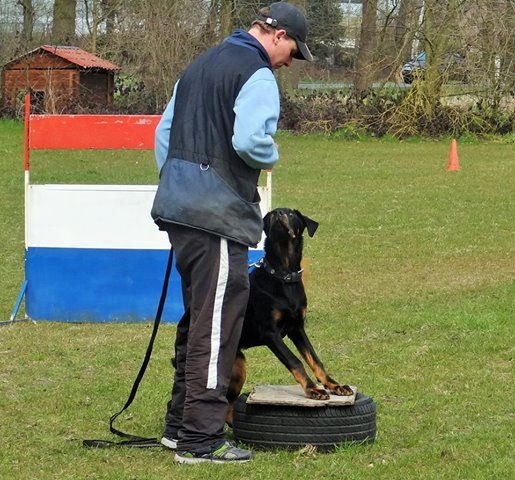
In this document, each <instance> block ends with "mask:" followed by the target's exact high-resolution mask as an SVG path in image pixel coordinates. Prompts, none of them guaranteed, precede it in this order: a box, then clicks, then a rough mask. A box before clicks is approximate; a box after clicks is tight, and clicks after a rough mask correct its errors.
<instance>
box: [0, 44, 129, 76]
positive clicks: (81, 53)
mask: <svg viewBox="0 0 515 480" xmlns="http://www.w3.org/2000/svg"><path fill="white" fill-rule="evenodd" d="M38 50H43V51H46V52H49V53H51V54H53V55H56V56H58V57H61V58H64V59H65V60H67V61H69V62H70V63H73V64H75V65H78V66H79V67H82V68H99V69H102V70H110V71H117V70H120V67H118V66H117V65H115V64H114V63H112V62H109V61H108V60H104V59H102V58H100V57H97V56H96V55H93V54H92V53H89V52H86V51H85V50H82V49H81V48H79V47H72V46H57V45H42V46H41V47H38V48H35V49H34V50H31V51H30V52H27V53H25V54H23V55H21V56H20V57H18V58H15V59H13V60H11V61H10V62H8V63H6V65H9V63H12V62H15V61H18V60H20V59H22V58H23V57H26V56H28V55H31V54H33V53H36V52H37V51H38Z"/></svg>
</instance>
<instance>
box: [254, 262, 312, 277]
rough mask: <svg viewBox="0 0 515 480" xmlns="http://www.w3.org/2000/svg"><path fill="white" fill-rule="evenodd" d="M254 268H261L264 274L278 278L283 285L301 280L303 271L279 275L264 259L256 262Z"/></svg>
mask: <svg viewBox="0 0 515 480" xmlns="http://www.w3.org/2000/svg"><path fill="white" fill-rule="evenodd" d="M254 266H255V267H256V268H262V269H263V270H264V271H265V272H267V273H269V274H270V275H272V276H273V277H275V278H278V279H279V280H281V281H282V282H284V283H297V282H300V281H301V280H302V272H303V269H300V270H299V271H298V272H288V273H280V272H278V271H277V270H276V269H275V268H273V267H272V265H270V263H269V262H268V260H267V259H266V258H265V257H263V258H262V259H261V260H259V261H258V262H256V263H255V264H254Z"/></svg>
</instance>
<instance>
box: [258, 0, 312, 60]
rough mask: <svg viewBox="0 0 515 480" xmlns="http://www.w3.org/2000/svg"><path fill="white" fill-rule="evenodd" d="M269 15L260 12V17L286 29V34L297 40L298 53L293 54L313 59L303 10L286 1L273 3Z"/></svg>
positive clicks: (305, 58)
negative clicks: (307, 42)
mask: <svg viewBox="0 0 515 480" xmlns="http://www.w3.org/2000/svg"><path fill="white" fill-rule="evenodd" d="M269 9H270V12H269V14H268V16H267V15H263V14H261V13H260V14H259V17H260V18H259V19H260V20H263V21H264V22H265V23H266V24H268V25H270V26H271V27H274V28H277V29H280V30H285V31H286V34H287V35H288V36H289V37H291V38H293V40H295V43H296V44H297V50H298V51H297V53H296V54H295V55H294V56H293V57H294V58H298V59H300V60H307V61H308V62H312V61H313V55H311V52H310V51H309V48H308V46H307V45H306V37H307V35H308V21H307V20H306V17H305V16H304V15H303V14H302V12H301V11H300V10H299V9H298V8H297V7H295V6H294V5H292V4H290V3H286V2H276V3H272V5H270V7H269Z"/></svg>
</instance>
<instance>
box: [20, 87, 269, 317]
mask: <svg viewBox="0 0 515 480" xmlns="http://www.w3.org/2000/svg"><path fill="white" fill-rule="evenodd" d="M160 118H161V117H160V116H158V115H32V114H31V113H30V97H29V96H28V95H27V96H26V97H25V131H24V143H25V145H24V156H25V167H24V169H25V282H24V287H23V288H25V310H26V314H27V316H28V317H29V318H31V319H34V320H55V321H64V322H129V321H147V320H150V319H152V318H153V317H154V315H155V313H156V308H157V303H158V301H159V295H160V292H161V288H162V283H163V278H164V273H165V269H166V261H167V257H168V252H169V249H170V245H169V242H168V237H167V235H166V233H164V232H160V231H159V230H158V228H157V226H156V225H155V224H154V222H153V220H152V218H151V216H150V210H151V207H152V202H153V199H154V195H155V192H156V189H157V185H81V184H51V185H49V184H32V183H31V182H30V164H31V152H32V151H34V150H80V149H88V150H90V149H93V150H122V149H131V150H153V148H154V131H155V128H156V126H157V124H158V122H159V120H160ZM156 177H157V168H156ZM266 178H267V180H266V185H264V186H260V187H259V194H260V196H261V199H262V200H261V205H260V206H261V212H262V213H263V214H265V213H266V212H267V211H269V210H270V207H271V187H272V185H271V182H272V179H271V173H270V172H267V175H266ZM262 255H263V239H262V240H261V242H260V244H259V245H258V247H257V248H256V249H251V250H250V251H249V263H253V262H254V261H257V260H258V259H259V258H260V257H261V256H262ZM183 311H184V309H183V304H182V293H181V285H180V279H179V275H178V273H177V271H176V270H175V266H174V268H173V270H172V276H171V280H170V286H169V289H168V297H167V302H166V307H165V310H164V312H163V321H165V322H176V321H178V320H179V319H180V317H181V315H182V313H183Z"/></svg>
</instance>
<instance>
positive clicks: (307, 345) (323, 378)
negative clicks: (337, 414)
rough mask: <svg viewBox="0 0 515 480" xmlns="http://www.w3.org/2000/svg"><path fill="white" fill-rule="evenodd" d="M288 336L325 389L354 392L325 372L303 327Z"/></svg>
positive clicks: (331, 391)
mask: <svg viewBox="0 0 515 480" xmlns="http://www.w3.org/2000/svg"><path fill="white" fill-rule="evenodd" d="M288 336H289V337H290V339H291V341H292V342H293V343H294V344H295V346H296V347H297V349H298V350H299V352H300V354H301V355H302V357H303V358H304V360H305V361H306V363H307V364H308V365H309V367H310V368H311V370H313V373H314V374H315V377H316V378H317V379H318V381H319V382H320V383H322V385H324V387H325V388H327V390H329V392H330V393H332V394H334V395H343V396H347V395H353V394H354V392H353V391H352V389H351V388H350V387H349V386H348V385H340V384H339V383H338V382H336V381H335V380H333V379H332V378H331V377H330V376H329V375H328V374H327V372H326V370H325V368H324V365H323V364H322V362H321V361H320V359H319V358H318V356H317V354H316V353H315V349H314V348H313V345H312V344H311V342H310V341H309V338H308V336H307V335H306V332H305V330H304V329H303V328H300V329H298V330H297V331H293V332H290V334H289V335H288Z"/></svg>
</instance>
